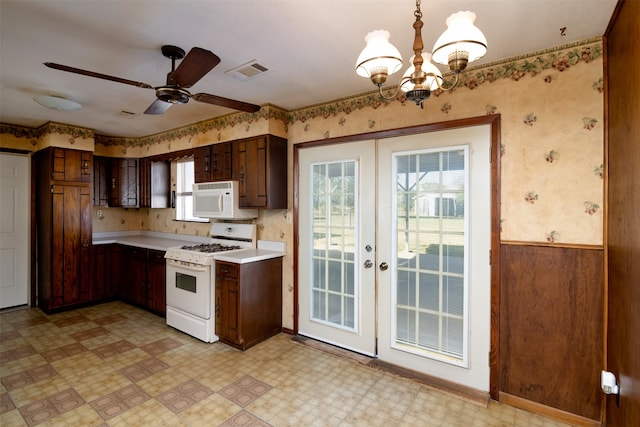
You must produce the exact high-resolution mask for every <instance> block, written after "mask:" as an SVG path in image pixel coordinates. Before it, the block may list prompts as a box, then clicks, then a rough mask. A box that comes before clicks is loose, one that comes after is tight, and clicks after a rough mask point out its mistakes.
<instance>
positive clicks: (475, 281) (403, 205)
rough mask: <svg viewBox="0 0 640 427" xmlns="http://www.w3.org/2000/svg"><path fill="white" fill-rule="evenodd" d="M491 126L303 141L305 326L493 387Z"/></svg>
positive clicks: (422, 368) (364, 349) (301, 321)
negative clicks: (338, 140) (349, 140)
mask: <svg viewBox="0 0 640 427" xmlns="http://www.w3.org/2000/svg"><path fill="white" fill-rule="evenodd" d="M490 142H491V134H490V125H484V126H474V127H466V128H458V129H449V130H443V131H438V132H430V133H425V134H417V135H409V136H402V137H397V138H385V139H380V140H371V141H362V142H352V143H343V144H332V145H325V146H319V147H313V148H303V149H300V150H299V162H298V164H299V177H298V179H299V209H298V213H299V215H298V218H299V221H298V224H299V226H298V236H299V248H298V254H299V255H298V304H299V317H298V329H299V333H300V334H301V335H306V336H310V337H312V338H316V339H319V340H321V341H325V342H328V343H332V344H335V345H338V346H341V347H344V348H348V349H352V350H355V351H358V352H360V353H364V354H369V355H374V356H377V357H378V358H379V359H380V360H381V361H385V362H388V363H391V364H394V365H398V366H402V367H406V368H408V369H411V370H414V371H418V372H422V373H425V374H428V375H433V376H436V377H441V378H445V379H447V380H449V381H453V382H456V383H460V384H464V385H467V386H470V387H473V388H476V389H480V390H485V391H486V390H489V360H488V355H489V350H490V291H491V289H490V266H489V249H490V244H491V236H490V233H491V220H490V212H491V211H490V208H491V200H490V188H491V182H490V163H489V147H490Z"/></svg>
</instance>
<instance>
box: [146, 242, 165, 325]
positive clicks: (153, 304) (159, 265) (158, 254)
mask: <svg viewBox="0 0 640 427" xmlns="http://www.w3.org/2000/svg"><path fill="white" fill-rule="evenodd" d="M164 254H165V253H164V252H162V251H155V250H148V253H147V255H148V257H147V308H148V309H149V310H151V311H153V312H155V313H158V314H165V312H166V308H167V303H166V293H167V290H166V285H165V283H166V282H165V281H166V277H165V276H166V267H165V265H166V264H165V260H164Z"/></svg>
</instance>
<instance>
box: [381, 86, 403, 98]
mask: <svg viewBox="0 0 640 427" xmlns="http://www.w3.org/2000/svg"><path fill="white" fill-rule="evenodd" d="M378 92H379V93H380V96H381V97H382V98H384V99H386V100H387V101H393V100H394V99H396V97H397V96H398V93H399V92H400V86H398V87H396V91H395V92H394V93H393V95H391V96H385V94H384V92H382V85H378Z"/></svg>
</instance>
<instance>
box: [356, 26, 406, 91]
mask: <svg viewBox="0 0 640 427" xmlns="http://www.w3.org/2000/svg"><path fill="white" fill-rule="evenodd" d="M389 37H390V34H389V32H388V31H385V30H376V31H372V32H370V33H369V34H367V35H366V36H365V38H364V40H365V41H366V42H367V46H365V48H364V49H363V50H362V52H361V53H360V56H358V60H357V62H356V73H358V75H359V76H362V77H367V78H370V79H371V80H372V81H373V82H374V83H375V84H382V83H384V82H385V81H386V80H387V76H389V75H391V74H393V73H395V72H396V71H398V70H400V68H401V67H402V55H400V52H399V51H398V49H396V47H395V46H394V45H392V44H391V43H389Z"/></svg>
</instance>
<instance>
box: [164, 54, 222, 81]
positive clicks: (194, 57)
mask: <svg viewBox="0 0 640 427" xmlns="http://www.w3.org/2000/svg"><path fill="white" fill-rule="evenodd" d="M219 63H220V58H218V56H217V55H215V54H214V53H212V52H209V51H208V50H206V49H202V48H200V47H194V48H193V49H191V50H190V51H189V53H187V56H185V57H184V59H183V60H182V62H180V65H178V68H176V70H175V71H174V72H173V73H172V74H171V79H172V80H173V81H174V82H176V83H177V84H178V85H179V86H180V87H187V88H188V87H191V86H193V85H194V84H196V82H197V81H198V80H200V79H201V78H202V77H204V75H205V74H207V73H208V72H209V71H211V70H212V69H213V67H215V66H216V65H218V64H219Z"/></svg>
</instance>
